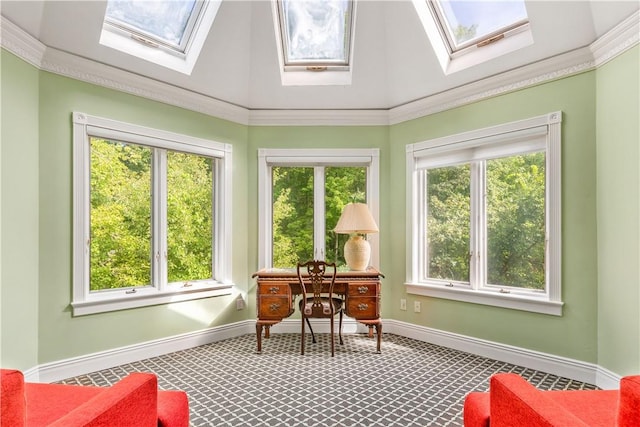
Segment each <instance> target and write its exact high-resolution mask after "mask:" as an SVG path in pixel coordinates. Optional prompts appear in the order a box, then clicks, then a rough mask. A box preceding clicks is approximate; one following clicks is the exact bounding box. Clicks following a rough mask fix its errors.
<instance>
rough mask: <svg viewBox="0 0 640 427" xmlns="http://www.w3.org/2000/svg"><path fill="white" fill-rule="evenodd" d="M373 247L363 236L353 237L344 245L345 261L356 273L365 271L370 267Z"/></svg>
mask: <svg viewBox="0 0 640 427" xmlns="http://www.w3.org/2000/svg"><path fill="white" fill-rule="evenodd" d="M370 256H371V246H370V245H369V242H368V241H366V240H365V239H364V238H363V237H362V236H358V235H355V234H354V235H352V236H351V237H349V240H347V243H345V244H344V259H345V261H347V266H348V267H349V268H350V269H351V270H354V271H364V270H366V269H367V267H368V266H369V257H370Z"/></svg>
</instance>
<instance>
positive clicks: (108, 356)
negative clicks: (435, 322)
mask: <svg viewBox="0 0 640 427" xmlns="http://www.w3.org/2000/svg"><path fill="white" fill-rule="evenodd" d="M336 322H337V319H336ZM311 323H312V326H313V329H314V331H315V332H320V333H327V332H329V326H328V322H326V321H325V320H322V321H320V320H317V321H314V320H312V322H311ZM342 331H343V333H344V334H349V333H365V332H367V328H366V326H364V325H362V324H360V323H357V322H356V321H355V320H354V319H352V318H349V317H346V318H345V319H344V323H343V329H342ZM383 331H384V333H389V334H395V335H400V336H404V337H408V338H412V339H415V340H418V341H423V342H428V343H431V344H435V345H440V346H443V347H447V348H452V349H455V350H459V351H464V352H468V353H472V354H476V355H480V356H483V357H487V358H491V359H495V360H499V361H502V362H507V363H512V364H515V365H518V366H524V367H526V368H530V369H535V370H540V371H542V372H548V373H550V374H553V375H559V376H563V377H567V378H571V379H574V380H577V381H584V382H587V383H590V384H595V385H597V386H598V387H601V388H604V389H616V388H618V387H619V382H620V378H621V376H620V375H617V374H615V373H613V372H611V371H609V370H607V369H605V368H602V367H600V366H597V365H595V364H593V363H587V362H583V361H579V360H575V359H570V358H566V357H561V356H555V355H553V354H548V353H542V352H539V351H534V350H529V349H525V348H520V347H515V346H511V345H507V344H502V343H497V342H493V341H488V340H483V339H479V338H474V337H469V336H466V335H461V334H456V333H453V332H447V331H442V330H438V329H434V328H428V327H425V326H419V325H414V324H411V323H407V322H403V321H399V320H393V319H384V328H383ZM299 332H300V319H285V320H283V321H282V322H281V323H278V324H277V325H274V326H273V327H272V328H271V333H273V334H277V333H299ZM246 334H255V321H254V320H244V321H241V322H236V323H232V324H228V325H223V326H214V327H212V328H207V329H202V330H199V331H194V332H189V333H185V334H180V335H174V336H171V337H166V338H161V339H157V340H153V341H147V342H143V343H139V344H133V345H129V346H125V347H119V348H114V349H111V350H105V351H101V352H97V353H92V354H87V355H83V356H78V357H73V358H69V359H64V360H59V361H55V362H50V363H45V364H43V365H39V366H37V367H34V368H31V369H28V370H25V371H23V372H24V374H25V378H26V380H27V381H31V382H54V381H60V380H62V379H65V378H70V377H74V376H78V375H83V374H86V373H89V372H95V371H99V370H102V369H109V368H112V367H114V366H119V365H123V364H127V363H132V362H136V361H139V360H143V359H147V358H150V357H156V356H161V355H163V354H167V353H172V352H175V351H180V350H186V349H189V348H193V347H197V346H200V345H205V344H209V343H212V342H215V341H220V340H224V339H229V338H235V337H239V336H241V335H246ZM373 345H374V344H373V340H372V349H373ZM262 346H263V353H268V352H269V340H268V339H263V340H262ZM372 351H373V350H372ZM382 351H384V336H383V338H382Z"/></svg>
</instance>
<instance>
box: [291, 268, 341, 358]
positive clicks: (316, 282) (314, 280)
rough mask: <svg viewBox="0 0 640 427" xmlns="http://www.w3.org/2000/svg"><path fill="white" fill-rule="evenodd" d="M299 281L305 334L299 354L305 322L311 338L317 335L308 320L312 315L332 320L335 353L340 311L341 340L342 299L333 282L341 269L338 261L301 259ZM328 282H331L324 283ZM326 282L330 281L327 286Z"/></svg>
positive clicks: (332, 349)
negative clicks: (336, 327)
mask: <svg viewBox="0 0 640 427" xmlns="http://www.w3.org/2000/svg"><path fill="white" fill-rule="evenodd" d="M297 272H298V282H299V283H300V288H301V290H302V299H301V300H300V315H301V316H302V322H301V323H302V334H301V339H300V354H304V325H305V322H306V324H307V326H309V329H310V331H311V338H312V340H313V342H314V343H315V342H316V336H315V334H314V333H313V329H312V328H311V323H309V318H325V319H326V318H328V319H329V320H330V322H331V356H334V355H335V343H334V341H335V339H334V321H333V320H334V317H335V315H336V314H338V313H339V314H340V324H339V327H338V335H339V337H340V344H343V341H342V316H343V309H342V307H343V301H342V299H341V298H336V297H334V296H333V286H334V285H335V282H336V274H337V273H338V271H337V267H336V264H335V263H332V264H328V263H326V262H324V261H316V260H314V261H308V262H306V263H304V264H301V263H298V267H297ZM325 282H328V283H325ZM325 285H327V286H326V287H325Z"/></svg>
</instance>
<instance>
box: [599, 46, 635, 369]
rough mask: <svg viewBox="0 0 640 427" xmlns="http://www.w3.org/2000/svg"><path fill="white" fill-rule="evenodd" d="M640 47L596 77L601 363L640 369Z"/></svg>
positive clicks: (617, 59)
mask: <svg viewBox="0 0 640 427" xmlns="http://www.w3.org/2000/svg"><path fill="white" fill-rule="evenodd" d="M638 76H640V47H638V46H636V47H635V48H633V49H632V50H630V51H628V52H626V53H624V54H623V55H621V56H619V57H618V58H616V59H615V60H613V61H611V62H609V63H607V64H605V65H603V66H602V67H600V68H599V69H598V71H597V79H596V101H597V108H596V118H597V120H596V122H597V149H596V153H597V159H598V162H597V164H598V191H597V200H598V203H597V216H598V284H599V288H598V365H600V366H602V367H604V368H606V369H608V370H610V371H613V372H615V373H617V374H620V375H628V374H632V373H638V372H640V223H639V221H640V219H639V218H640V209H639V206H640V173H639V171H638V169H639V167H640V149H639V148H640V121H639V117H640V105H639V104H640V82H639V77H638Z"/></svg>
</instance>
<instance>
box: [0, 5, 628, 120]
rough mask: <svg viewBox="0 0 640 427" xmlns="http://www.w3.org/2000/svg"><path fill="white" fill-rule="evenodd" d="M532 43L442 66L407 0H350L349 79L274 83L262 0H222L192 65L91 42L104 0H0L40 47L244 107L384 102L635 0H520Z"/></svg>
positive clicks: (436, 88)
mask: <svg viewBox="0 0 640 427" xmlns="http://www.w3.org/2000/svg"><path fill="white" fill-rule="evenodd" d="M526 7H527V13H528V15H529V18H530V22H531V30H532V33H533V39H534V43H533V45H530V46H528V47H525V48H523V49H521V50H518V51H516V52H513V53H510V54H508V55H504V56H502V57H499V58H497V59H493V60H490V61H488V62H485V63H482V64H480V65H477V66H474V67H472V68H469V69H465V70H462V71H458V72H456V73H452V74H449V75H445V73H444V72H443V70H442V68H441V67H440V64H439V63H438V61H437V59H436V57H435V55H434V50H433V48H432V46H431V44H430V41H429V40H428V38H427V37H426V34H425V30H424V28H423V27H422V25H421V22H420V20H419V18H418V16H417V14H416V9H415V7H414V5H413V3H412V2H411V1H406V0H396V1H392V0H388V1H372V0H367V1H359V2H358V4H357V14H356V24H355V36H354V37H355V42H354V43H355V44H354V57H353V79H352V84H351V85H344V86H283V85H282V84H281V79H280V70H279V63H278V57H277V50H276V49H277V47H276V37H275V31H274V22H273V17H272V7H271V3H270V1H267V0H258V1H239V0H224V1H222V4H221V6H220V9H219V11H218V14H217V16H216V18H215V21H214V23H213V26H212V29H211V31H210V33H209V36H208V38H207V40H206V42H205V46H204V48H203V50H202V53H201V55H200V57H199V59H198V61H197V63H196V65H195V68H194V70H193V72H192V74H191V75H185V74H181V73H179V72H176V71H172V70H169V69H167V68H164V67H161V66H159V65H155V64H152V63H149V62H146V61H144V60H142V59H139V58H136V57H132V56H130V55H127V54H125V53H122V52H119V51H117V50H114V49H111V48H108V47H105V46H103V45H101V44H100V43H99V39H100V32H101V29H102V23H103V19H104V12H105V8H106V2H105V1H6V0H3V1H2V2H1V9H0V11H1V13H2V16H3V17H4V18H5V19H6V20H8V21H10V22H12V23H13V24H15V25H17V26H18V27H19V28H21V29H22V30H24V31H25V32H26V33H28V34H29V35H31V36H32V37H34V38H35V39H37V40H39V41H40V42H41V43H42V44H43V45H45V46H46V48H47V49H51V50H55V51H60V52H63V53H68V54H72V55H74V56H75V57H78V58H82V59H83V60H87V59H88V60H91V61H95V63H97V64H100V65H106V66H110V67H114V68H115V69H118V70H124V71H126V72H130V73H133V74H134V75H136V76H146V77H148V78H150V79H153V80H154V81H158V82H165V83H167V84H169V85H171V86H173V87H177V88H182V89H186V90H188V91H191V92H194V93H195V94H200V95H203V96H205V99H208V98H210V99H212V100H216V102H217V101H222V102H224V103H228V104H230V105H233V106H238V107H242V108H246V109H249V110H299V109H302V110H306V109H313V110H317V109H332V110H345V109H358V110H377V109H382V110H388V109H391V108H397V107H400V106H403V105H405V104H409V103H412V102H414V101H417V100H420V99H423V98H427V97H433V96H437V95H438V94H441V93H443V92H446V91H449V90H451V89H454V88H458V87H461V86H464V85H468V84H470V83H473V82H478V81H481V80H483V79H487V78H494V79H495V78H496V76H500V75H503V74H504V73H506V72H510V71H513V70H517V69H519V68H521V67H524V66H528V65H530V64H534V63H538V62H540V61H544V60H548V59H549V58H555V57H558V55H561V54H566V53H567V52H573V51H577V50H579V49H583V48H585V47H588V46H589V45H591V44H592V43H593V42H594V41H595V40H597V39H598V38H600V37H601V36H603V35H604V34H605V33H607V31H609V30H611V29H612V28H613V27H615V26H616V25H617V24H619V23H620V22H622V21H624V20H625V19H626V18H628V17H629V16H631V15H633V14H634V13H637V10H638V8H639V3H638V2H637V1H573V0H572V1H527V2H526Z"/></svg>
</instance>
